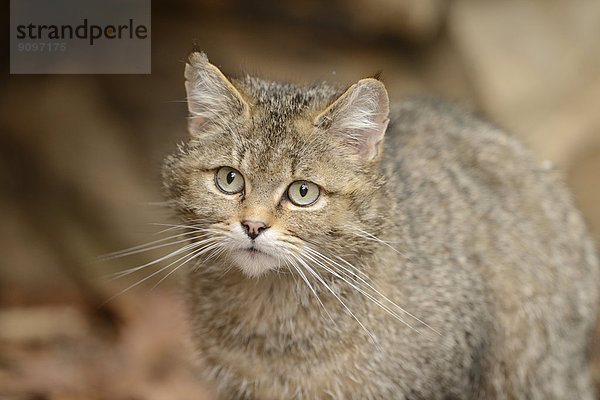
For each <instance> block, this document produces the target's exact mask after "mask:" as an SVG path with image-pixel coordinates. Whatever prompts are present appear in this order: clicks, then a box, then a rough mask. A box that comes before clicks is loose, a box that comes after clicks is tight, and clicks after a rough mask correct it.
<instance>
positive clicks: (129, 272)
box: [109, 238, 215, 279]
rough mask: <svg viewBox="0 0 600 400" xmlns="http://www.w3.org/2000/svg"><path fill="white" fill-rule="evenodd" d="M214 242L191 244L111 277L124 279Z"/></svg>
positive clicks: (209, 239) (205, 241)
mask: <svg viewBox="0 0 600 400" xmlns="http://www.w3.org/2000/svg"><path fill="white" fill-rule="evenodd" d="M213 240H215V238H208V239H203V240H200V241H196V242H193V243H190V244H188V245H185V246H183V247H180V248H179V249H177V250H174V251H172V252H171V253H169V254H167V255H166V256H162V257H160V258H158V259H156V260H154V261H150V262H148V263H146V264H144V265H140V266H137V267H133V268H129V269H126V270H124V271H120V272H116V273H114V274H111V275H109V276H112V277H113V278H114V279H118V278H122V277H124V276H127V275H130V274H132V273H134V272H136V271H139V270H141V269H144V268H147V267H149V266H151V265H154V264H158V263H160V262H162V261H165V260H167V259H169V258H171V257H174V256H176V255H179V254H181V253H184V252H186V251H188V250H192V249H194V248H196V247H199V246H202V245H203V244H206V243H208V242H210V241H213Z"/></svg>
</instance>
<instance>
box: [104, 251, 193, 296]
mask: <svg viewBox="0 0 600 400" xmlns="http://www.w3.org/2000/svg"><path fill="white" fill-rule="evenodd" d="M202 250H204V248H202V249H197V250H194V251H193V252H192V253H195V252H201V251H202ZM189 256H190V254H189V253H188V254H186V255H184V256H183V257H180V258H178V259H177V260H175V261H173V262H172V263H170V264H168V265H166V266H164V267H162V268H160V269H158V270H157V271H154V272H153V273H151V274H150V275H148V276H146V277H145V278H143V279H140V280H139V281H137V282H136V283H134V284H132V285H130V286H128V287H126V288H125V289H123V290H121V291H120V292H118V293H117V294H115V295H113V296H111V297H110V298H109V299H108V300H106V301H105V302H104V303H102V305H105V304H107V303H109V302H110V301H112V300H114V299H115V298H117V297H118V296H120V295H122V294H123V293H125V292H127V291H129V290H131V289H133V288H134V287H136V286H138V285H140V284H142V283H143V282H145V281H147V280H148V279H150V278H152V277H154V276H156V275H158V274H160V273H161V272H163V271H165V270H166V269H168V268H169V267H171V266H172V265H173V264H176V263H178V262H179V261H181V260H183V259H184V258H186V257H189Z"/></svg>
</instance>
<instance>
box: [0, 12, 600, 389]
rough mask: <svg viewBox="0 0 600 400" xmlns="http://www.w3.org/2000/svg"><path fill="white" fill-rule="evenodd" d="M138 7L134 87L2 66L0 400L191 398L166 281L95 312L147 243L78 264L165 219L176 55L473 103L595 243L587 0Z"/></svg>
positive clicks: (599, 55)
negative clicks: (147, 70)
mask: <svg viewBox="0 0 600 400" xmlns="http://www.w3.org/2000/svg"><path fill="white" fill-rule="evenodd" d="M5 7H6V6H5ZM152 7H153V9H152V74H151V75H114V76H111V75H93V76H86V75H78V76H74V75H68V76H59V75H38V76H19V75H9V74H8V65H7V64H8V63H4V64H5V65H3V66H2V68H4V73H3V74H2V76H1V77H0V79H2V83H1V89H0V216H1V222H0V399H32V400H33V399H36V400H39V399H52V400H54V399H56V400H58V399H62V400H66V399H71V400H73V399H140V400H142V399H203V398H210V393H208V392H206V391H205V389H203V388H202V387H201V386H200V385H199V384H198V383H197V382H195V381H194V379H193V373H192V372H191V367H190V361H189V359H190V357H189V356H190V351H189V349H188V347H187V344H186V342H185V337H186V335H187V332H186V331H187V329H188V328H187V325H186V322H185V318H184V312H183V310H182V304H181V303H182V301H181V296H180V293H179V292H178V289H177V279H176V278H169V279H167V280H165V281H164V282H162V283H161V284H160V285H159V286H158V287H157V288H153V285H154V284H155V283H156V282H157V281H158V280H159V279H160V278H161V277H162V276H164V275H157V276H156V277H153V278H152V279H149V280H148V281H147V282H144V283H143V284H141V285H139V286H138V287H135V288H133V289H132V290H129V291H127V292H126V293H124V294H122V295H119V296H117V297H116V298H114V299H112V300H110V301H108V302H106V301H107V300H109V299H111V298H112V297H113V296H114V295H116V294H119V293H120V292H121V291H122V290H123V289H125V288H127V287H128V286H129V285H132V284H134V283H136V282H138V281H139V280H140V279H143V278H144V277H146V276H148V275H149V272H143V273H140V274H137V275H132V276H129V277H126V278H123V279H121V280H110V279H109V278H107V276H108V275H109V274H110V273H114V272H116V271H120V270H123V269H125V268H127V267H131V266H136V265H142V264H144V263H147V262H149V261H151V260H153V259H156V258H158V257H160V256H162V255H165V254H166V253H167V249H166V248H160V249H156V250H155V251H151V252H147V253H142V254H135V255H132V256H130V257H124V258H118V259H113V260H108V261H100V260H98V256H100V255H103V254H106V253H110V252H113V251H116V250H120V249H123V248H128V247H131V246H135V245H138V244H140V243H147V242H149V241H152V240H156V239H157V238H160V236H157V235H155V233H156V232H158V231H160V230H161V229H163V228H164V227H163V226H161V225H153V224H164V223H169V222H173V219H172V215H171V214H170V212H169V210H168V209H167V208H166V207H164V206H162V205H161V204H160V203H161V201H163V198H162V197H161V191H160V188H161V185H160V163H161V160H162V158H163V157H164V156H165V155H166V154H167V153H168V152H170V151H173V150H174V149H175V145H176V143H177V142H178V141H180V140H182V139H183V138H185V137H186V133H185V128H186V119H185V118H186V115H187V110H186V106H185V104H184V102H183V100H184V96H185V93H184V88H183V67H184V60H185V58H186V56H187V54H188V53H189V52H190V51H191V49H192V47H193V45H195V46H197V47H198V48H199V49H202V50H204V51H205V52H206V53H207V55H208V56H209V59H210V60H211V62H213V63H214V64H216V65H218V66H219V67H220V68H221V69H222V70H223V71H224V72H225V73H226V74H234V75H241V74H246V73H248V74H253V75H259V76H262V77H265V78H270V79H275V80H286V81H293V82H298V83H303V82H304V83H309V82H315V81H317V82H318V81H323V80H326V81H332V82H338V83H340V84H350V83H352V82H354V81H356V80H358V79H360V78H363V77H367V76H372V75H373V74H375V73H377V72H379V71H381V72H382V78H383V81H384V82H385V84H386V86H387V88H388V91H389V93H390V96H391V98H392V99H399V98H402V97H403V96H408V95H433V96H437V97H443V98H446V99H449V100H453V101H458V102H460V103H463V104H465V105H466V106H468V107H472V108H476V109H478V110H481V111H482V112H483V113H484V114H485V115H487V117H488V118H489V119H491V120H492V121H494V122H495V123H497V124H499V125H501V126H503V127H505V128H506V129H508V130H511V131H513V132H514V133H515V134H516V135H517V136H519V137H520V138H521V139H522V140H523V141H525V142H526V143H528V144H529V145H530V146H531V147H532V148H533V149H534V151H535V152H536V153H537V155H538V156H539V158H540V160H549V161H551V162H552V163H553V164H554V165H556V167H557V168H558V169H560V170H561V171H562V173H563V174H564V177H565V180H566V181H567V183H568V185H569V186H570V187H571V188H572V190H573V193H574V199H575V202H576V203H577V204H578V206H579V208H580V209H581V210H582V212H583V214H584V216H585V218H586V220H587V221H588V223H589V226H590V229H591V230H592V231H593V233H594V235H595V237H596V238H597V239H600V178H599V176H600V46H599V44H598V42H599V40H600V2H598V1H597V0H569V1H567V0H563V1H559V0H528V1H525V0H502V1H500V0H371V1H367V0H348V1H341V0H335V1H330V2H323V1H317V0H285V1H279V2H275V1H257V0H249V1H248V0H247V1H241V0H239V1H238V0H223V1H217V0H201V1H192V0H172V1H169V2H161V1H158V0H155V1H154V2H153V4H152ZM1 40H2V41H3V44H4V45H6V46H8V38H3V39H1ZM5 54H6V53H5ZM162 265H164V264H162ZM155 270H156V268H155V269H153V270H152V271H155Z"/></svg>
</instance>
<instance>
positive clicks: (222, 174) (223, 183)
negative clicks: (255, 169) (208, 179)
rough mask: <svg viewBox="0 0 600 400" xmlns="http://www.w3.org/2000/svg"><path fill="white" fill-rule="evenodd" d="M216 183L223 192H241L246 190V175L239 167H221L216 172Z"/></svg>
mask: <svg viewBox="0 0 600 400" xmlns="http://www.w3.org/2000/svg"><path fill="white" fill-rule="evenodd" d="M215 185H217V187H218V188H219V190H220V191H221V192H223V193H227V194H236V193H240V192H241V191H242V190H244V177H243V176H242V174H240V172H239V171H238V170H237V169H233V168H231V167H221V168H219V169H218V170H217V172H216V173H215Z"/></svg>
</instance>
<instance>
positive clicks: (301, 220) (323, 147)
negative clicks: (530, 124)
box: [164, 54, 598, 400]
mask: <svg viewBox="0 0 600 400" xmlns="http://www.w3.org/2000/svg"><path fill="white" fill-rule="evenodd" d="M207 68H214V67H212V66H211V65H210V64H209V63H208V61H207V60H206V58H205V57H204V58H202V57H201V56H200V55H198V54H196V55H193V56H192V57H191V58H190V65H188V69H189V71H190V74H188V72H187V71H186V77H188V79H196V78H194V76H198V75H194V74H193V72H195V71H196V70H197V71H199V74H200V75H201V72H202V71H204V70H206V69H207ZM215 69H216V68H215ZM217 71H218V70H217ZM205 75H206V74H205ZM223 79H224V78H223ZM361 82H362V81H361ZM193 85H194V82H192V84H191V85H190V87H193ZM370 85H372V86H373V87H375V86H377V85H381V84H375V83H372V84H371V83H370ZM201 86H202V85H201ZM218 86H219V87H220V88H221V89H222V88H225V90H226V91H227V96H228V100H227V101H229V102H230V104H233V106H232V107H231V108H230V113H229V114H227V113H226V114H223V113H220V114H219V116H218V117H215V118H214V119H213V120H210V117H208V120H209V122H208V123H204V122H203V123H202V124H190V130H191V139H190V141H189V143H187V144H185V145H183V146H181V147H180V150H179V152H177V153H176V154H174V155H172V156H170V157H169V158H168V159H167V161H166V163H165V168H164V181H165V187H166V189H167V193H168V195H169V197H170V198H171V199H172V200H175V202H176V203H177V204H178V210H179V211H180V213H181V215H182V216H183V218H184V221H186V222H187V224H189V225H194V226H197V227H199V228H204V229H206V228H214V229H218V230H219V232H221V231H223V232H224V233H223V235H230V234H232V233H231V232H229V230H231V229H234V228H235V226H236V224H238V222H239V221H240V220H241V219H242V218H245V216H247V215H258V216H259V217H260V218H262V219H265V220H268V221H269V224H270V225H272V228H270V229H273V230H277V231H278V232H279V233H280V234H281V237H282V238H283V239H285V240H290V241H292V242H294V241H295V242H298V241H303V240H305V241H306V243H310V244H311V245H313V246H318V247H317V248H318V249H319V250H320V251H321V252H322V254H324V255H328V256H331V257H333V255H335V256H339V257H341V258H343V259H344V260H346V261H347V262H348V263H349V264H352V265H353V266H355V267H357V268H358V269H360V271H361V273H364V274H366V275H367V276H368V282H369V284H370V285H371V287H373V288H375V289H377V292H373V291H371V289H369V290H368V291H369V293H371V294H372V296H373V298H376V299H378V300H379V301H381V302H384V303H385V301H386V300H384V297H383V296H385V297H386V298H388V299H389V300H391V301H393V302H394V303H395V304H397V305H399V306H401V307H402V308H403V309H404V310H405V311H406V312H407V313H410V314H411V315H412V316H411V315H409V314H407V313H403V312H401V311H398V309H396V308H395V309H394V310H396V313H397V315H396V317H394V316H393V315H390V313H389V312H386V311H385V310H384V309H382V308H381V307H379V306H377V305H376V303H375V302H374V301H373V299H370V298H367V297H365V296H364V295H362V294H360V293H359V292H358V291H357V290H355V289H353V288H352V287H351V285H349V284H348V282H344V281H343V280H342V279H339V276H336V274H334V273H331V272H328V271H326V270H324V269H323V268H319V266H318V265H316V264H315V263H310V262H308V263H309V264H311V266H312V267H313V269H314V270H315V271H316V273H317V275H318V277H317V276H310V275H309V276H308V279H307V280H308V282H309V283H311V285H312V287H314V289H315V291H316V294H318V296H319V298H318V299H317V297H316V296H315V293H313V292H312V291H311V289H310V288H309V286H308V285H307V284H306V282H305V281H304V280H303V279H301V277H300V276H299V275H298V273H297V271H296V270H294V269H293V268H289V269H288V268H285V267H284V265H283V264H282V265H281V268H275V267H273V268H272V269H266V270H265V272H264V273H263V274H258V275H256V276H249V274H248V273H247V271H246V272H245V270H244V266H243V265H242V266H240V265H237V264H236V263H235V262H233V261H232V258H231V257H230V255H229V251H223V252H220V253H219V254H214V256H212V257H201V259H200V262H199V263H198V264H197V265H196V266H195V267H194V268H190V270H189V274H188V275H187V279H186V280H187V282H186V287H187V293H188V303H189V310H190V316H191V319H192V323H193V338H194V343H195V345H196V347H197V349H198V355H199V363H200V367H199V371H201V373H202V374H203V377H204V379H206V380H207V381H208V382H209V383H210V384H211V385H212V386H213V387H214V388H215V389H216V390H217V392H218V394H219V396H220V398H223V399H298V400H300V399H314V400H317V399H589V400H591V399H593V398H594V390H593V387H592V383H591V379H590V373H589V368H588V356H589V346H590V340H591V334H592V330H593V327H594V323H595V319H596V310H597V307H596V305H597V300H598V283H597V282H598V260H597V257H596V252H595V249H594V246H593V243H592V241H591V239H590V237H589V236H588V234H587V232H586V228H585V226H584V224H583V222H582V219H581V217H580V215H579V213H578V212H577V211H576V210H575V208H574V207H573V205H572V201H571V199H570V195H569V193H568V191H567V190H566V188H565V186H564V184H563V183H562V181H561V179H560V178H559V177H557V176H556V173H555V172H554V171H551V170H547V169H544V168H542V167H541V164H539V163H538V162H537V161H536V160H535V158H534V157H533V156H532V155H531V154H530V152H529V151H528V150H527V149H526V148H524V146H522V145H521V144H520V143H519V142H518V141H517V140H516V139H515V138H513V137H512V136H510V135H509V134H507V133H506V132H504V131H502V130H500V129H498V128H496V127H494V126H492V125H490V124H489V123H487V122H485V121H483V120H482V119H480V118H478V117H475V116H473V115H471V114H468V113H465V112H463V111H462V110H461V109H459V108H456V107H454V106H451V105H448V104H445V103H442V102H437V101H432V100H404V101H400V102H397V103H394V104H392V106H391V107H390V108H391V110H390V113H389V119H390V121H389V126H388V128H387V131H386V133H385V140H384V141H383V142H375V141H372V143H375V145H377V146H380V149H381V151H379V152H376V153H375V157H374V158H373V157H371V156H372V155H373V154H371V156H369V157H365V156H364V154H361V152H355V151H352V147H351V146H350V147H349V146H348V143H345V141H344V137H343V136H342V137H340V136H339V135H333V134H330V133H331V132H328V130H327V127H326V126H325V127H324V126H321V125H319V124H318V123H317V122H316V121H321V120H322V118H323V115H325V114H324V113H325V112H326V111H327V110H328V107H329V106H330V105H332V104H333V103H334V102H335V101H336V100H337V99H338V98H340V96H342V95H343V94H344V90H340V89H339V88H336V87H333V86H329V85H327V84H319V85H313V86H311V87H304V86H296V85H290V84H279V83H273V82H267V81H263V80H260V79H256V78H251V77H248V78H244V79H241V80H232V81H231V82H225V83H223V82H221V83H219V84H218ZM203 87H206V85H204V86H203ZM381 87H383V86H382V85H381ZM377 90H378V89H377ZM191 94H192V95H193V96H202V93H191ZM188 95H189V96H190V93H188ZM193 96H190V97H193ZM377 96H380V97H379V100H380V104H381V107H383V108H381V109H384V108H385V107H387V96H384V95H381V94H377ZM384 97H385V98H384ZM231 99H233V100H231ZM240 105H241V106H240ZM208 106H210V104H209V105H208ZM203 107H205V108H204V110H206V104H205V105H204V106H203ZM191 110H192V108H191ZM386 112H387V111H386ZM204 117H206V116H204ZM332 118H336V117H335V116H334V117H332ZM340 118H341V117H340ZM378 118H379V117H378ZM378 121H381V118H379V119H378ZM375 134H376V133H374V135H375ZM220 166H230V167H233V168H236V169H237V170H239V171H240V172H241V173H242V174H243V175H244V179H245V180H246V184H247V186H248V189H247V191H246V192H245V193H243V194H240V195H238V196H237V197H226V196H224V195H220V194H219V193H218V192H216V191H214V190H213V188H211V187H210V185H211V182H210V180H211V179H212V176H213V175H214V171H215V169H216V168H218V167H220ZM297 179H305V180H309V181H312V182H315V183H318V184H319V185H321V187H322V188H323V194H322V196H323V199H322V200H320V201H322V202H324V204H325V206H319V207H313V208H311V207H308V208H306V209H299V208H298V209H296V208H293V207H291V206H289V204H287V203H286V202H285V200H280V198H281V190H282V189H281V188H285V187H286V186H287V185H288V184H289V183H291V182H292V181H293V180H297ZM238 225H239V224H238ZM231 227H233V228H231ZM357 232H363V234H362V235H361V234H360V233H358V234H357ZM371 235H372V236H371ZM227 237H229V236H227ZM374 237H376V238H378V239H380V240H381V241H378V240H375V239H374ZM265 240H266V239H265ZM382 241H385V242H382ZM257 268H258V267H257ZM356 275H357V276H360V275H359V273H357V274H356ZM353 279H355V280H351V282H355V283H356V284H357V285H359V283H358V282H360V281H359V280H358V278H356V277H354V278H353ZM324 284H327V285H328V286H329V287H330V288H331V289H332V292H333V293H335V295H337V296H339V297H340V298H341V299H342V300H343V302H344V303H345V304H346V305H347V306H348V308H349V309H350V310H351V311H352V312H353V313H354V315H355V316H356V317H357V318H358V320H359V321H360V322H361V323H362V324H363V325H364V328H366V329H363V328H361V326H360V325H359V323H358V322H357V321H356V319H354V318H353V317H352V315H351V314H350V312H349V311H348V310H347V309H346V308H344V307H343V306H342V305H341V304H340V302H339V300H338V299H337V298H336V296H334V294H332V292H330V291H328V290H326V289H325V288H324ZM361 287H363V288H365V287H366V286H361ZM376 293H379V294H376ZM380 295H381V296H380ZM319 300H320V301H319ZM385 304H388V305H389V304H390V303H385ZM390 307H391V306H390ZM324 309H325V310H326V311H324ZM328 314H329V315H328ZM398 317H400V319H402V321H400V320H399V318H398Z"/></svg>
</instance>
